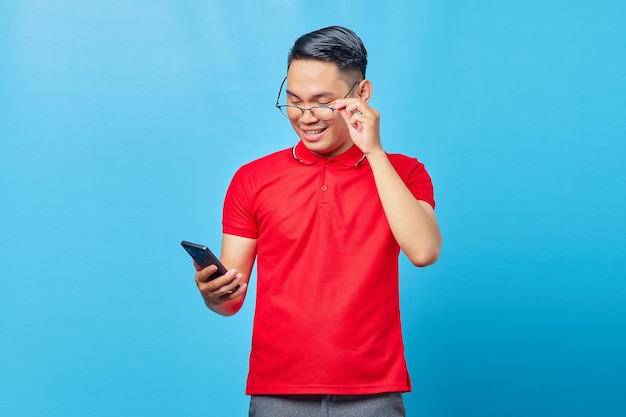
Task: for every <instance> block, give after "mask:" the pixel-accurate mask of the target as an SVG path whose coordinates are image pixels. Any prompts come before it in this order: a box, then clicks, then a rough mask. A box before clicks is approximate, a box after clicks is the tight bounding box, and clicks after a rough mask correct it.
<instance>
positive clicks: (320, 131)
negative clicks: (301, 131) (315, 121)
mask: <svg viewBox="0 0 626 417" xmlns="http://www.w3.org/2000/svg"><path fill="white" fill-rule="evenodd" d="M323 131H324V129H321V130H309V131H307V132H306V133H308V134H309V135H317V134H319V133H322V132H323Z"/></svg>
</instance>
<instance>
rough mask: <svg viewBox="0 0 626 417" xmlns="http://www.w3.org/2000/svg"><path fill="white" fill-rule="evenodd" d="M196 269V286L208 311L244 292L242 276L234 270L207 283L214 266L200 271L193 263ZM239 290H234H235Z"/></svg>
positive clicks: (213, 271)
mask: <svg viewBox="0 0 626 417" xmlns="http://www.w3.org/2000/svg"><path fill="white" fill-rule="evenodd" d="M194 267H195V268H196V275H195V280H196V285H197V286H198V289H199V290H200V294H202V298H204V302H205V304H206V305H207V307H209V308H210V309H212V310H214V307H218V306H220V305H222V304H224V303H227V302H229V301H231V300H234V299H236V298H238V297H240V296H241V295H243V294H244V293H245V292H246V289H247V283H242V282H241V280H242V279H243V274H241V273H239V272H237V271H236V270H234V269H231V270H229V271H228V272H227V273H226V274H224V275H222V276H221V277H218V278H215V279H212V280H210V281H209V277H210V276H211V275H212V274H214V273H215V271H217V267H216V266H215V265H209V266H207V267H206V268H204V269H202V268H200V267H199V266H198V264H196V263H195V262H194ZM237 286H239V288H238V289H237V290H236V291H234V290H235V288H236V287H237Z"/></svg>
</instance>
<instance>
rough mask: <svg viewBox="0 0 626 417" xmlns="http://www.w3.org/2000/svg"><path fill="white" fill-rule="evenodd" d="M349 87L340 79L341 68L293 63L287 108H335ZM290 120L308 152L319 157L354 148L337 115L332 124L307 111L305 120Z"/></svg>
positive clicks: (323, 63) (341, 119) (319, 63)
mask: <svg viewBox="0 0 626 417" xmlns="http://www.w3.org/2000/svg"><path fill="white" fill-rule="evenodd" d="M350 87H351V85H348V82H347V81H346V80H345V79H342V78H341V77H340V72H339V68H338V67H337V65H336V64H334V63H331V62H323V61H316V60H309V59H306V60H305V59H302V60H294V61H292V62H291V65H290V66H289V71H288V72H287V92H286V93H287V94H286V98H287V104H291V105H294V106H299V107H302V108H309V107H313V106H330V107H333V102H334V101H335V100H338V99H341V98H343V97H344V96H345V95H346V94H347V93H348V91H349V90H350ZM300 114H301V113H300ZM300 114H296V116H300ZM289 120H290V121H291V125H292V127H293V129H294V130H295V131H296V133H297V134H298V136H299V137H300V139H301V140H302V142H303V143H304V145H305V146H306V147H307V149H309V150H310V151H311V152H314V153H316V154H318V155H321V156H324V157H334V156H337V155H340V154H342V153H343V152H345V151H347V150H348V149H350V147H351V146H352V144H353V143H352V139H350V134H349V132H348V127H347V125H346V123H345V121H344V120H343V118H342V117H341V115H340V114H339V112H337V111H335V112H334V116H333V118H332V119H330V120H322V119H319V118H317V117H316V116H315V115H314V114H312V113H311V112H310V111H308V110H305V112H304V114H303V115H302V117H290V118H289Z"/></svg>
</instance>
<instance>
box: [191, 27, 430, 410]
mask: <svg viewBox="0 0 626 417" xmlns="http://www.w3.org/2000/svg"><path fill="white" fill-rule="evenodd" d="M366 65H367V52H366V50H365V48H364V46H363V44H362V42H361V39H360V38H359V37H358V36H357V35H356V34H355V33H354V32H352V31H351V30H349V29H346V28H342V27H336V26H335V27H329V28H325V29H320V30H318V31H315V32H312V33H309V34H306V35H304V36H302V37H300V38H299V39H298V40H297V41H296V42H295V44H294V46H293V48H292V50H291V52H290V54H289V57H288V71H287V77H286V79H285V81H284V82H283V84H284V85H286V89H285V92H284V94H282V86H281V90H280V91H279V98H278V101H277V107H278V108H279V109H280V110H281V111H282V112H283V113H284V114H285V115H286V116H287V117H288V118H289V121H290V122H291V125H292V127H293V129H294V130H295V132H296V133H297V135H298V136H299V139H300V140H299V141H298V143H297V144H296V145H295V146H294V147H293V148H291V149H285V150H282V151H279V152H276V153H273V154H271V155H269V156H266V157H264V158H261V159H259V160H256V161H253V162H251V163H249V164H247V165H244V166H243V167H241V168H240V169H239V171H238V172H237V173H236V174H235V176H234V178H233V180H232V182H231V185H230V187H229V189H228V192H227V195H226V199H225V202H224V217H223V233H224V234H223V241H222V252H221V257H220V258H221V261H222V262H223V263H224V265H226V266H227V267H229V268H232V269H230V270H229V272H228V273H227V274H225V275H223V276H222V277H220V278H218V279H215V280H212V281H207V278H208V277H209V276H210V275H211V274H212V273H213V272H214V271H215V270H216V267H215V266H209V267H207V268H205V269H203V270H199V271H197V272H196V276H195V279H196V283H197V285H198V288H199V289H200V292H201V293H202V296H203V297H204V300H205V303H206V305H207V306H208V307H209V308H210V309H211V310H213V311H215V312H217V313H219V314H222V315H232V314H235V313H236V312H237V311H238V310H239V309H240V308H241V306H242V304H243V302H244V299H245V295H246V292H247V288H248V281H249V279H250V272H251V270H252V266H253V264H254V262H255V260H256V261H257V304H256V310H255V317H254V329H253V336H252V350H251V355H250V372H249V376H248V384H247V390H246V393H247V394H249V395H251V396H252V397H251V401H250V415H251V416H272V417H280V416H290V417H291V416H297V415H307V416H308V415H311V416H314V415H324V416H325V415H327V414H326V412H327V410H329V409H330V410H335V411H333V412H337V413H339V414H337V415H342V416H359V417H364V416H378V415H384V416H387V417H389V416H403V415H404V405H403V403H402V394H401V393H402V392H407V391H410V389H411V386H410V380H409V375H408V372H407V368H406V362H405V358H404V347H403V342H402V334H401V330H400V308H399V292H398V256H399V252H400V250H402V251H403V252H404V253H405V254H406V255H407V256H408V258H409V259H410V260H411V262H412V263H413V264H415V265H417V266H426V265H429V264H432V263H433V262H435V261H436V260H437V258H438V256H439V249H440V246H441V235H440V232H439V228H438V225H437V221H436V218H435V215H434V209H433V208H434V199H433V188H432V183H431V180H430V177H429V175H428V173H427V172H426V170H425V169H424V166H423V165H422V164H421V163H420V162H418V161H417V160H416V159H415V158H409V157H407V156H404V155H399V154H387V153H385V151H384V150H383V148H382V145H381V141H380V130H379V118H380V115H379V113H378V112H377V111H376V110H375V109H373V108H372V107H370V106H369V104H368V102H369V100H370V98H371V96H372V83H371V82H370V81H369V80H367V79H366V78H365V69H366ZM237 286H239V288H238V289H237V290H234V288H235V287H237ZM333 415H334V414H333Z"/></svg>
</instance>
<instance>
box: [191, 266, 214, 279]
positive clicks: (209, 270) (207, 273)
mask: <svg viewBox="0 0 626 417" xmlns="http://www.w3.org/2000/svg"><path fill="white" fill-rule="evenodd" d="M216 271H217V266H215V265H209V266H207V267H206V268H202V269H199V270H197V272H196V281H199V282H207V281H209V278H210V277H211V275H213V274H214V273H215V272H216Z"/></svg>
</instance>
